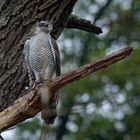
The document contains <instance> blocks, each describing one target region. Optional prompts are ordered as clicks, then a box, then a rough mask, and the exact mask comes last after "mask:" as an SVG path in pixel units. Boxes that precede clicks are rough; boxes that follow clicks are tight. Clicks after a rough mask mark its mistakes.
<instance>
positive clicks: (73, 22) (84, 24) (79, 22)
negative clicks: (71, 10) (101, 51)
mask: <svg viewBox="0 0 140 140" xmlns="http://www.w3.org/2000/svg"><path fill="white" fill-rule="evenodd" d="M66 27H67V28H73V29H80V30H83V31H87V32H91V33H95V34H97V35H98V34H100V33H102V29H101V28H99V27H96V26H95V25H94V24H92V23H91V21H89V20H85V19H80V18H78V17H77V16H74V15H72V16H70V18H69V20H68V23H67V25H66Z"/></svg>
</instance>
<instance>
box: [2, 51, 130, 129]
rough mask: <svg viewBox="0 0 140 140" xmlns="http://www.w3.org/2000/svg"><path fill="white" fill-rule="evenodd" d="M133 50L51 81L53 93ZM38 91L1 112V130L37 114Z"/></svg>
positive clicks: (25, 96)
mask: <svg viewBox="0 0 140 140" xmlns="http://www.w3.org/2000/svg"><path fill="white" fill-rule="evenodd" d="M131 52H132V48H124V49H122V50H120V51H118V52H116V53H113V54H112V55H109V56H106V57H104V58H103V59H100V60H97V61H96V62H92V63H91V64H87V65H84V66H82V67H80V68H78V69H77V70H74V71H72V72H70V73H67V74H63V75H61V76H59V77H57V78H55V79H54V80H53V81H52V82H51V83H50V84H51V88H52V91H53V93H55V91H57V90H59V89H60V88H62V87H64V86H66V85H68V84H70V83H72V82H73V81H75V80H79V79H81V78H83V77H85V76H87V75H89V74H91V73H92V72H96V71H98V70H101V69H103V68H106V67H107V66H109V65H111V64H113V63H115V62H117V61H119V60H122V59H124V58H126V57H128V56H129V55H130V53H131ZM38 91H39V86H38V85H36V87H35V89H34V91H30V92H29V93H28V94H26V95H24V96H23V97H21V98H19V99H18V100H16V102H15V103H14V105H12V106H10V107H9V108H7V109H5V110H4V111H2V112H1V113H0V131H2V130H6V129H7V128H9V127H12V126H13V125H16V124H17V123H19V122H21V121H24V120H25V119H27V118H31V117H33V116H35V115H36V114H37V113H38V112H39V111H40V110H41V107H40V100H39V97H40V93H39V92H38Z"/></svg>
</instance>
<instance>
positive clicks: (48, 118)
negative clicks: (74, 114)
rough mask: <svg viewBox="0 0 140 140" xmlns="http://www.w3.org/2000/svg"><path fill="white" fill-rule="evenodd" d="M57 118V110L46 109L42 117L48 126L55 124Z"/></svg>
mask: <svg viewBox="0 0 140 140" xmlns="http://www.w3.org/2000/svg"><path fill="white" fill-rule="evenodd" d="M56 116H57V113H56V108H55V109H54V108H46V109H43V110H42V112H41V117H42V119H43V120H44V122H45V124H46V125H49V124H53V123H54V120H55V118H56Z"/></svg>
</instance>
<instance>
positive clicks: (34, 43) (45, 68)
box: [24, 21, 60, 124]
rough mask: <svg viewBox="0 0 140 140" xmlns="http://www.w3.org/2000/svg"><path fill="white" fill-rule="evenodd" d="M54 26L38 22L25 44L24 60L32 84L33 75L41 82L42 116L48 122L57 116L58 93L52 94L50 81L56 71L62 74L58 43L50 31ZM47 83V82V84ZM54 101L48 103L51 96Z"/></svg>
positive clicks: (45, 22)
mask: <svg viewBox="0 0 140 140" xmlns="http://www.w3.org/2000/svg"><path fill="white" fill-rule="evenodd" d="M52 30H53V26H52V24H51V23H50V22H48V21H40V22H39V23H38V24H37V27H36V30H35V35H34V36H32V37H31V38H30V39H28V40H27V41H26V42H25V44H24V60H25V65H26V68H27V71H28V76H29V81H30V85H33V83H34V81H33V77H34V78H35V81H36V82H39V83H41V85H42V88H41V90H40V92H41V104H42V108H43V110H42V118H43V119H44V121H45V123H46V124H50V123H53V122H54V119H55V117H56V105H57V100H58V97H56V96H57V95H56V94H54V95H50V94H51V91H50V87H49V82H50V81H51V79H52V77H53V75H54V73H56V76H59V75H60V54H59V50H58V46H57V43H56V41H55V39H53V38H52V37H51V35H50V33H51V32H52ZM45 83H47V84H45ZM50 96H53V97H52V100H51V101H52V102H51V103H49V104H48V100H49V97H50Z"/></svg>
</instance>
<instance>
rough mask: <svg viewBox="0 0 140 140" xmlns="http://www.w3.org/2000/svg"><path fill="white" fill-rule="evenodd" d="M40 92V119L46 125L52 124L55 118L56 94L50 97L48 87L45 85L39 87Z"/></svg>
mask: <svg viewBox="0 0 140 140" xmlns="http://www.w3.org/2000/svg"><path fill="white" fill-rule="evenodd" d="M40 92H41V104H42V108H43V110H42V112H41V117H42V119H43V120H44V122H45V124H46V125H48V124H53V122H54V120H55V118H56V116H57V111H56V106H57V97H56V96H55V95H56V94H54V95H53V96H52V95H51V90H50V88H49V86H45V85H43V86H42V87H41V89H40ZM50 100H51V101H50Z"/></svg>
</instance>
